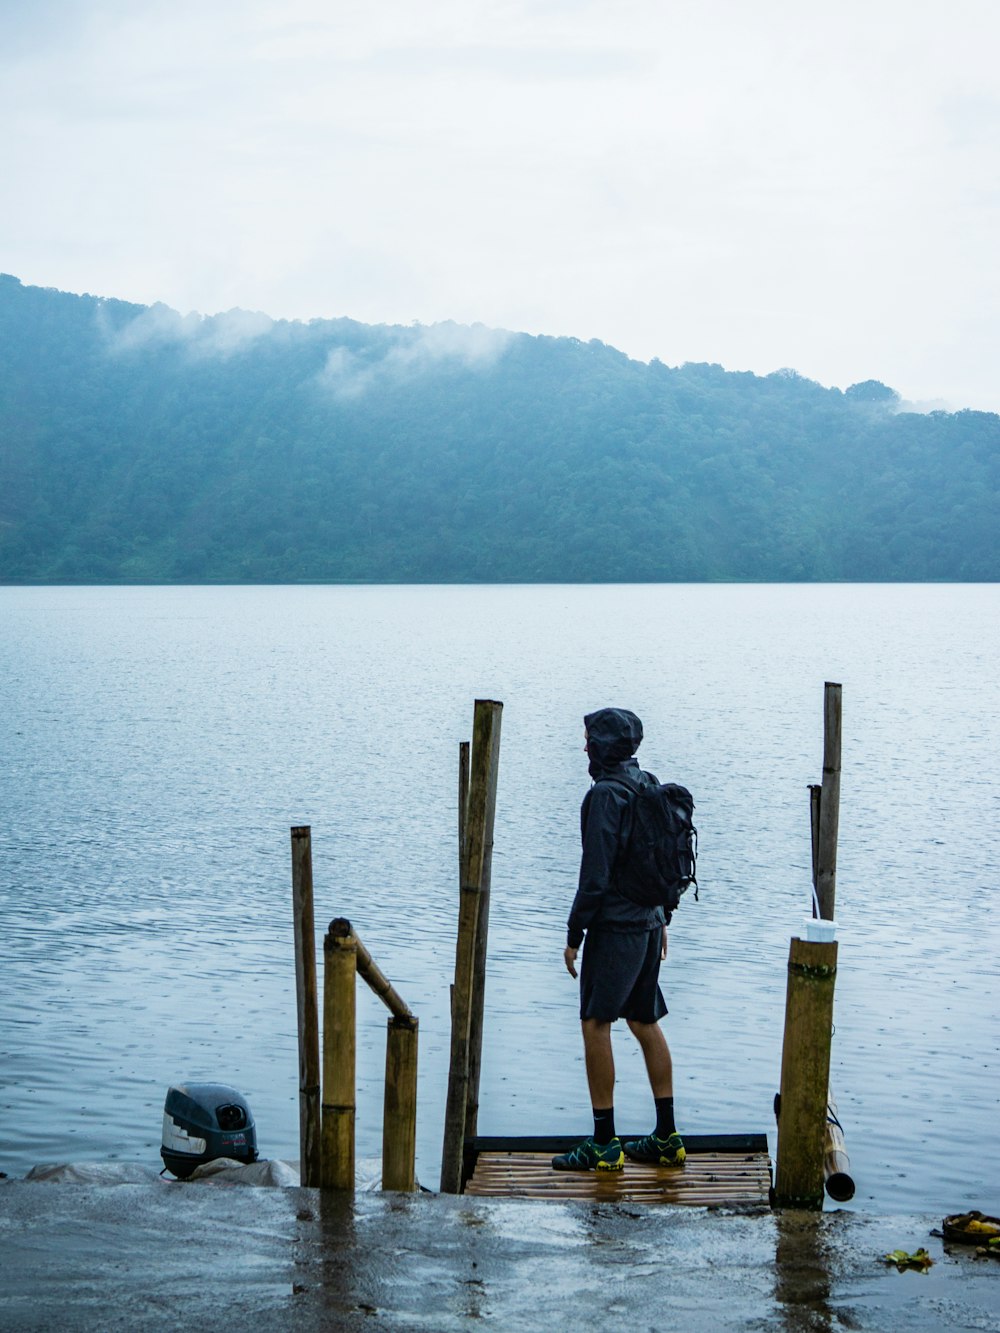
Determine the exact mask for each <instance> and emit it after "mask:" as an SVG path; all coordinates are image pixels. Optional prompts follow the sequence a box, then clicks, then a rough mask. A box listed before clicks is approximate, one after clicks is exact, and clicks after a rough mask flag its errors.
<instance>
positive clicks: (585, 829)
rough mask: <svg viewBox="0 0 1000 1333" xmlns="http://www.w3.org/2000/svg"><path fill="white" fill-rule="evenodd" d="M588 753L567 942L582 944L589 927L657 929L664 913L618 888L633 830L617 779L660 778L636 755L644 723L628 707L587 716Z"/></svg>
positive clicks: (626, 800)
mask: <svg viewBox="0 0 1000 1333" xmlns="http://www.w3.org/2000/svg"><path fill="white" fill-rule="evenodd" d="M584 724H585V725H586V728H587V753H588V755H589V756H590V776H591V777H592V778H593V779H594V785H593V786H592V787H591V789H590V791H588V792H587V794H586V796H585V797H584V798H583V805H582V806H581V808H580V834H581V837H582V840H583V855H582V857H581V859H580V885H579V888H578V889H577V891H576V897H575V898H574V899H573V906H572V909H571V910H570V914H569V920H568V922H567V923H566V943H567V944H568V945H569V947H570V948H571V949H578V948H579V947H580V944H581V943H582V941H583V933H584V931H585V930H589V929H591V928H594V927H596V928H599V929H601V930H615V931H642V930H653V929H655V928H656V927H657V926H662V925H663V924H664V923H665V921H666V917H665V915H664V912H663V909H662V908H661V907H641V906H640V905H639V904H638V903H634V902H632V901H631V900H630V899H628V898H626V897H625V895H624V894H622V893H620V892H619V891H618V889H617V888H616V887H615V878H614V869H615V860H616V858H617V856H618V853H619V851H620V849H621V848H622V847H623V846H624V844H625V841H626V839H627V838H628V835H629V830H630V802H631V798H630V796H629V794H628V792H627V791H626V790H624V789H623V788H622V787H621V786H619V785H618V783H616V782H604V781H601V779H602V778H614V777H615V776H616V775H619V774H628V777H629V779H630V780H631V781H632V782H633V783H636V782H638V783H639V784H641V785H643V786H646V785H649V784H650V783H654V782H655V781H656V779H655V778H654V777H653V776H652V775H651V774H648V773H644V772H643V771H642V769H641V768H640V767H639V765H638V763H637V762H636V760H635V759H633V758H632V756H633V755H634V754H635V752H636V750H637V749H638V748H639V743H640V741H641V740H642V723H641V722H640V721H639V719H638V718H637V717H636V715H635V714H634V713H630V712H629V711H628V709H627V708H602V709H600V710H599V711H598V712H596V713H589V714H588V715H587V716H586V717H585V718H584Z"/></svg>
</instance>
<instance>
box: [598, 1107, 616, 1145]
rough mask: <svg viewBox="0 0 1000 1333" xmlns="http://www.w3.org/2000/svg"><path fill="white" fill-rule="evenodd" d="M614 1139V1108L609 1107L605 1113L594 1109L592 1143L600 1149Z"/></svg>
mask: <svg viewBox="0 0 1000 1333" xmlns="http://www.w3.org/2000/svg"><path fill="white" fill-rule="evenodd" d="M614 1137H615V1108H614V1107H613V1106H609V1107H608V1109H607V1110H606V1111H599V1110H598V1109H597V1107H596V1106H595V1107H594V1142H595V1143H599V1144H600V1145H601V1146H602V1147H603V1146H604V1144H605V1143H610V1142H611V1140H612V1139H613V1138H614Z"/></svg>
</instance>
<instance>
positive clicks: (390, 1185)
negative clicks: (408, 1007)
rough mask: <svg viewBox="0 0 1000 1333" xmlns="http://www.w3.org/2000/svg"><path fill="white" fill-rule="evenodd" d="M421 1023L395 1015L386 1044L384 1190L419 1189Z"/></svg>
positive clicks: (383, 1143) (390, 1024)
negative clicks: (419, 1052)
mask: <svg viewBox="0 0 1000 1333" xmlns="http://www.w3.org/2000/svg"><path fill="white" fill-rule="evenodd" d="M416 1156H417V1020H416V1019H415V1018H413V1017H412V1015H411V1016H410V1017H409V1018H404V1017H401V1016H399V1015H394V1016H393V1017H392V1018H390V1019H389V1027H388V1033H387V1036H386V1043H385V1103H384V1109H383V1116H382V1188H383V1189H384V1190H404V1191H406V1192H408V1193H411V1194H412V1193H413V1191H414V1190H415V1189H416V1188H417V1175H416Z"/></svg>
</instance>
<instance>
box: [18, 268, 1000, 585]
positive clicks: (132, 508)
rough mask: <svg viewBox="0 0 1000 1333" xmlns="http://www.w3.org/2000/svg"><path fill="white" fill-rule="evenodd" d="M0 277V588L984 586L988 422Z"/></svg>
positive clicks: (613, 356) (769, 384) (545, 348)
mask: <svg viewBox="0 0 1000 1333" xmlns="http://www.w3.org/2000/svg"><path fill="white" fill-rule="evenodd" d="M897 406H898V403H897V400H896V396H895V395H894V394H893V392H892V391H891V390H889V389H887V388H885V387H884V386H883V385H881V384H878V383H875V382H871V381H869V382H866V383H864V384H860V385H855V386H853V387H852V388H850V389H848V390H847V391H846V392H844V393H841V392H840V390H838V389H827V388H823V387H822V386H821V385H819V384H816V383H814V382H812V381H810V380H806V379H803V378H801V377H800V376H798V375H795V374H794V373H792V372H788V371H779V372H778V373H776V374H774V375H768V376H765V377H758V376H755V375H752V374H731V373H727V372H726V371H724V370H723V369H722V368H721V367H719V366H715V365H692V364H688V365H684V366H681V367H680V368H679V369H672V368H669V367H667V366H664V365H661V364H660V363H659V362H656V361H654V362H653V363H652V364H650V365H645V364H643V363H641V362H636V361H631V360H629V359H628V357H626V356H624V355H623V354H622V353H620V352H617V351H615V350H614V349H613V348H611V347H608V346H605V345H604V344H602V343H598V342H591V343H581V342H578V341H576V340H574V339H571V338H547V337H529V336H527V335H522V334H516V335H510V334H504V333H499V332H495V331H492V330H488V329H485V328H482V327H479V326H476V327H473V328H467V327H462V326H458V325H451V324H447V325H435V326H432V327H430V328H421V327H384V326H378V327H373V326H368V325H364V324H358V323H355V322H353V321H351V320H348V319H336V320H314V321H312V322H311V323H308V324H301V323H287V322H275V321H272V320H270V319H268V318H267V317H266V316H263V315H253V314H248V313H246V312H243V311H231V312H229V313H228V314H225V315H217V316H213V317H211V318H206V319H201V318H199V317H197V316H188V317H183V318H182V317H181V316H179V315H177V314H175V313H174V312H172V311H170V310H168V309H167V308H166V307H163V306H153V307H150V308H147V307H142V306H136V305H129V304H126V303H124V302H121V301H114V300H103V299H98V298H96V297H90V296H73V295H68V294H66V293H61V292H56V291H52V290H48V289H43V288H37V287H25V286H22V285H21V283H20V282H18V280H17V279H16V278H11V277H2V278H0V580H3V581H6V582H119V581H128V582H159V581H177V582H199V581H213V582H215V581H225V582H240V581H251V582H286V581H295V580H317V581H323V580H350V581H354V580H358V581H368V580H371V581H386V582H388V581H422V582H424V581H426V582H434V581H464V580H484V581H532V580H546V581H592V580H597V581H607V580H622V581H639V580H703V579H753V580H772V579H773V580H797V579H860V580H867V579H906V580H924V579H957V580H962V579H989V580H994V579H998V578H1000V541H998V537H1000V532H998V527H1000V519H998V515H1000V505H998V489H1000V417H998V416H996V415H993V414H990V413H982V412H958V413H954V414H946V413H932V414H930V415H916V414H912V413H906V412H899V411H897V410H896V409H897Z"/></svg>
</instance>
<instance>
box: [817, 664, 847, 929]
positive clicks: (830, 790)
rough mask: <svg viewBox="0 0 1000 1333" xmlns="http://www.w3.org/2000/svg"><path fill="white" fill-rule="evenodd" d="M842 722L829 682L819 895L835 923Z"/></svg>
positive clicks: (838, 694)
mask: <svg viewBox="0 0 1000 1333" xmlns="http://www.w3.org/2000/svg"><path fill="white" fill-rule="evenodd" d="M841 720H842V699H841V687H840V686H839V685H837V684H834V683H833V682H832V681H827V682H826V686H825V688H824V692H823V792H822V795H821V797H820V808H819V841H818V848H817V859H816V895H817V897H818V898H819V907H820V916H822V917H825V918H826V920H828V921H833V920H834V916H835V908H836V901H837V834H838V832H839V827H840V750H841Z"/></svg>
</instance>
